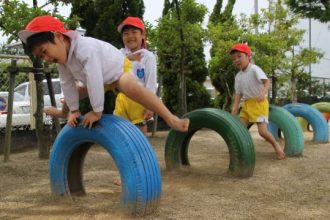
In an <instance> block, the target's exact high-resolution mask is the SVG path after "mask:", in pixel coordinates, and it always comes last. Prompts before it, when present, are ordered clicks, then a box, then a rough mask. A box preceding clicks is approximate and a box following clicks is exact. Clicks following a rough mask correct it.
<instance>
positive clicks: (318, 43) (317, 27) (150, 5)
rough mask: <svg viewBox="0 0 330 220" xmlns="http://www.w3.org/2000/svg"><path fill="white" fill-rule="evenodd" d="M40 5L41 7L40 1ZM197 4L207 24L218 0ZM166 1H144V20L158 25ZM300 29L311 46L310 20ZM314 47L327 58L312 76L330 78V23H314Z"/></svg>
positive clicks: (243, 2)
mask: <svg viewBox="0 0 330 220" xmlns="http://www.w3.org/2000/svg"><path fill="white" fill-rule="evenodd" d="M25 2H27V3H30V4H32V0H25ZM38 2H39V5H41V3H40V2H42V1H38ZM196 2H198V3H201V4H204V5H205V6H206V7H207V8H208V11H209V12H208V14H207V18H206V20H205V23H206V22H207V20H208V16H209V14H210V13H211V12H212V9H213V7H214V5H215V2H216V0H196ZM254 3H255V0H236V4H235V6H234V13H235V14H236V15H239V14H241V13H244V14H252V13H254V12H255V4H254ZM163 4H164V0H144V5H145V14H144V20H146V21H148V22H150V23H152V24H156V23H157V19H158V18H159V17H160V16H161V14H162V9H163ZM226 4H227V1H226V0H225V1H224V5H226ZM266 7H268V1H267V0H258V8H259V10H260V9H261V8H266ZM60 12H61V14H62V15H63V16H68V15H69V14H70V7H61V9H60ZM299 27H300V28H302V29H306V30H307V31H306V34H305V37H304V39H305V40H304V42H303V45H304V47H308V46H309V34H308V30H309V28H308V27H309V26H308V20H304V21H302V22H301V23H300V25H299ZM311 33H312V41H311V44H312V47H315V48H318V49H320V50H322V51H323V52H324V53H325V57H324V58H323V59H322V60H321V62H320V64H317V65H313V66H312V75H313V76H319V77H330V72H329V71H328V70H329V69H330V44H329V43H328V41H329V39H330V23H327V24H321V23H319V22H317V21H312V31H311ZM205 54H206V59H209V54H208V47H206V49H205Z"/></svg>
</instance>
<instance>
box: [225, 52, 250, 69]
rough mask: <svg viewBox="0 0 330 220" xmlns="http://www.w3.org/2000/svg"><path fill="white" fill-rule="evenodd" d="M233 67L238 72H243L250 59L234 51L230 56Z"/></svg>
mask: <svg viewBox="0 0 330 220" xmlns="http://www.w3.org/2000/svg"><path fill="white" fill-rule="evenodd" d="M230 58H231V60H232V61H233V65H234V66H235V67H236V68H237V69H240V70H245V69H246V68H247V66H248V65H249V63H250V58H249V56H248V55H247V54H246V53H242V52H239V51H236V52H234V53H232V54H230Z"/></svg>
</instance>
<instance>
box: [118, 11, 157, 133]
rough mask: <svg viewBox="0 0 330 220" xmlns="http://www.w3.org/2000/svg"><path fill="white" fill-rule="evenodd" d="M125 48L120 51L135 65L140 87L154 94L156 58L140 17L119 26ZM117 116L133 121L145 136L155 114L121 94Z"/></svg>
mask: <svg viewBox="0 0 330 220" xmlns="http://www.w3.org/2000/svg"><path fill="white" fill-rule="evenodd" d="M117 29H118V32H119V33H121V35H122V39H123V43H124V45H125V48H122V49H120V51H121V52H122V53H123V54H124V55H125V56H126V57H127V58H128V59H129V60H131V62H132V63H133V75H134V77H135V78H136V80H137V81H138V82H139V84H140V85H142V86H144V87H145V88H147V89H149V90H150V91H151V92H153V93H154V94H155V93H156V89H157V63H156V56H155V55H154V54H153V53H152V52H150V51H148V50H147V49H146V32H145V28H144V24H143V22H142V20H141V19H140V18H138V17H127V18H126V19H125V20H124V21H123V22H122V23H121V24H120V25H119V26H118V28H117ZM114 114H115V115H118V116H121V117H123V118H126V119H127V120H129V121H131V122H132V123H133V124H135V125H136V126H137V127H139V128H140V130H141V131H142V132H143V134H144V135H146V134H147V120H149V119H151V118H152V117H153V114H154V113H153V112H152V111H150V110H148V109H146V108H144V107H143V106H142V105H141V104H139V103H137V102H135V101H133V100H132V99H130V98H128V97H127V96H126V95H125V94H123V93H119V94H118V95H117V98H116V105H115V111H114Z"/></svg>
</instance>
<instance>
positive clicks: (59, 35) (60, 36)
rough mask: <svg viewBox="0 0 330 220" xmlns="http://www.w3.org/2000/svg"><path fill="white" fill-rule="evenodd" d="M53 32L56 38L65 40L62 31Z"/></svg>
mask: <svg viewBox="0 0 330 220" xmlns="http://www.w3.org/2000/svg"><path fill="white" fill-rule="evenodd" d="M53 34H54V37H55V38H57V39H59V40H63V34H62V33H61V32H58V31H54V32H53Z"/></svg>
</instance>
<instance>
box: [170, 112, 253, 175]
mask: <svg viewBox="0 0 330 220" xmlns="http://www.w3.org/2000/svg"><path fill="white" fill-rule="evenodd" d="M184 117H185V118H189V119H190V125H189V129H188V132H186V133H182V132H178V131H174V130H171V131H170V132H169V134H168V136H167V139H166V144H165V163H166V168H167V169H179V168H180V167H182V165H189V164H190V163H189V158H188V147H189V142H190V140H191V138H192V136H193V135H194V134H195V133H196V131H198V130H200V129H202V128H209V129H211V130H213V131H215V132H217V133H218V134H219V135H220V136H221V137H222V138H223V139H224V140H225V142H226V144H227V147H228V151H229V159H230V161H229V168H228V173H229V174H231V175H232V176H236V177H250V176H252V175H253V171H254V167H255V147H254V144H253V141H252V138H251V135H250V133H249V131H248V130H247V129H246V128H245V127H244V125H243V124H242V123H241V122H240V121H239V119H237V118H236V117H233V116H232V115H231V114H229V113H228V112H225V111H223V110H220V109H215V108H203V109H197V110H194V111H191V112H188V113H187V114H185V115H184ZM210 141H212V140H210Z"/></svg>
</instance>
